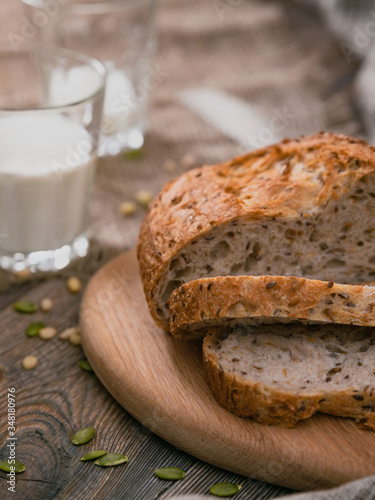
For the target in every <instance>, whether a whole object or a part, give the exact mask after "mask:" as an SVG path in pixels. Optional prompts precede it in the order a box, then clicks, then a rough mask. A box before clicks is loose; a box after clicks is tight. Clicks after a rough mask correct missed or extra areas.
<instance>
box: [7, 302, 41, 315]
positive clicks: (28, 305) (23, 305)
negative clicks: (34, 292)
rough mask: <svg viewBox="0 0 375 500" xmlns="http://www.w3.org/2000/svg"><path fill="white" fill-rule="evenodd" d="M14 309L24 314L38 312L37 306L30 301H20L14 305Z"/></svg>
mask: <svg viewBox="0 0 375 500" xmlns="http://www.w3.org/2000/svg"><path fill="white" fill-rule="evenodd" d="M13 309H14V310H15V311H17V312H20V313H23V314H32V313H35V311H36V310H37V307H36V305H35V304H34V303H33V302H29V301H28V300H19V301H18V302H16V303H15V304H13Z"/></svg>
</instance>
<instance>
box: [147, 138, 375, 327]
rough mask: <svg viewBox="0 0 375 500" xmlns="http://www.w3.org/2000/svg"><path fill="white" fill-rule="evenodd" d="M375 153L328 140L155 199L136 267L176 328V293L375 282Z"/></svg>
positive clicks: (294, 143)
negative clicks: (197, 283)
mask: <svg viewBox="0 0 375 500" xmlns="http://www.w3.org/2000/svg"><path fill="white" fill-rule="evenodd" d="M374 212H375V149H374V148H372V147H370V146H369V145H368V144H366V143H365V142H363V141H360V140H358V139H352V138H350V137H346V136H343V135H335V134H329V133H321V134H318V135H315V136H312V137H302V138H300V139H296V140H285V141H283V142H282V143H280V144H277V145H274V146H270V147H267V148H264V149H261V150H259V151H255V152H252V153H250V154H246V155H244V156H241V157H238V158H235V159H234V160H232V161H229V162H226V163H224V164H221V165H214V166H208V167H201V168H198V169H195V170H191V171H189V172H186V173H185V174H183V175H182V176H180V177H179V178H177V179H175V180H173V181H171V182H170V183H168V184H167V185H166V186H165V187H164V189H163V190H162V191H161V193H160V194H159V195H158V196H157V197H156V198H155V200H154V201H153V202H152V204H151V206H150V210H149V212H148V214H147V216H146V218H145V220H144V222H143V224H142V228H141V232H140V237H139V244H138V258H139V261H140V270H141V275H142V279H143V285H144V290H145V295H146V299H147V302H148V305H149V308H150V311H151V314H152V316H153V317H154V319H155V321H156V322H157V324H158V325H160V326H162V327H163V328H164V329H166V330H168V328H169V318H168V316H169V312H168V300H169V297H170V295H171V293H172V292H173V290H174V289H175V288H178V287H179V286H181V285H182V284H184V283H186V282H189V281H192V280H195V279H198V278H203V277H211V276H225V275H237V276H238V275H266V274H270V275H292V276H300V277H306V278H314V279H315V278H317V279H322V280H327V281H329V280H332V281H336V282H338V283H359V282H362V281H368V280H371V279H373V276H374V273H375V239H374V234H375V233H374V231H375V219H374Z"/></svg>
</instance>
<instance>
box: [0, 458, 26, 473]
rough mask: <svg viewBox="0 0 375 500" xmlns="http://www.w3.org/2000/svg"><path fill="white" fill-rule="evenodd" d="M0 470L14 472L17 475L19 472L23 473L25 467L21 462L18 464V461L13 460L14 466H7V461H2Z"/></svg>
mask: <svg viewBox="0 0 375 500" xmlns="http://www.w3.org/2000/svg"><path fill="white" fill-rule="evenodd" d="M11 467H12V470H11ZM0 469H1V470H3V471H4V472H15V473H16V474H19V473H20V472H23V471H24V470H25V469H26V467H25V466H24V465H23V464H22V463H21V462H18V460H15V463H14V464H13V463H12V464H9V462H8V460H3V461H2V462H0Z"/></svg>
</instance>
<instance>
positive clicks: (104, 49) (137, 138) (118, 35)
mask: <svg viewBox="0 0 375 500" xmlns="http://www.w3.org/2000/svg"><path fill="white" fill-rule="evenodd" d="M23 3H24V4H25V6H26V13H27V18H28V21H29V23H30V33H32V29H34V33H35V37H37V38H38V40H39V41H41V42H42V43H43V44H46V45H51V44H53V45H56V46H61V47H65V48H69V49H73V50H77V51H79V52H83V53H85V54H87V55H89V56H91V57H95V58H97V59H99V60H100V61H101V62H102V63H103V65H104V66H105V68H106V70H107V84H106V94H105V100H104V111H103V120H102V124H101V131H102V138H101V142H100V147H99V155H101V156H106V155H116V154H118V153H119V152H120V151H122V150H126V149H138V148H140V147H141V146H142V145H143V142H144V133H145V130H146V127H147V106H148V100H149V92H150V90H151V88H152V86H153V82H152V80H153V78H154V76H153V70H152V67H151V56H152V54H153V52H154V49H155V36H154V35H155V14H156V8H157V0H109V1H106V0H99V1H96V0H23ZM71 78H72V80H74V79H75V80H77V83H79V84H80V85H82V88H84V87H85V86H86V85H87V83H88V77H87V75H86V74H84V73H81V74H78V73H75V74H74V75H71ZM55 85H56V88H60V80H59V75H56V77H55Z"/></svg>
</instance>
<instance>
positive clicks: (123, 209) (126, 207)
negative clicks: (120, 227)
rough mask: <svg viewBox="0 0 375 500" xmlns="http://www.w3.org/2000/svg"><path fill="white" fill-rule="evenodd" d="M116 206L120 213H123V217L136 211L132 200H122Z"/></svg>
mask: <svg viewBox="0 0 375 500" xmlns="http://www.w3.org/2000/svg"><path fill="white" fill-rule="evenodd" d="M118 208H119V212H120V214H121V215H124V216H125V217H126V216H128V215H133V214H135V212H136V211H137V205H136V204H135V203H134V201H124V202H123V203H121V204H120V206H119V207H118Z"/></svg>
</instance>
